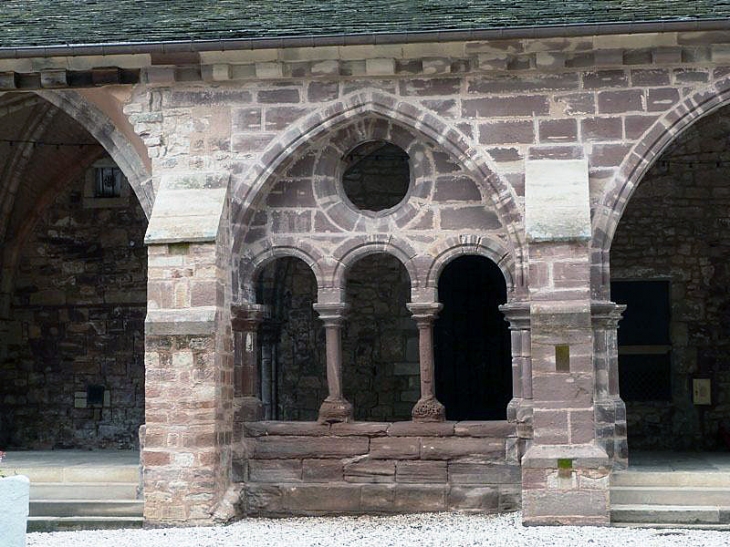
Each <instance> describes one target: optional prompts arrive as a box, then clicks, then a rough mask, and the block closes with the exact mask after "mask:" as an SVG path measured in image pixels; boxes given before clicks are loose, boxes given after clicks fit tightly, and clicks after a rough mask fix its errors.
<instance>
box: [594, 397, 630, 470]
mask: <svg viewBox="0 0 730 547" xmlns="http://www.w3.org/2000/svg"><path fill="white" fill-rule="evenodd" d="M595 408H596V437H597V441H598V443H599V444H600V445H601V446H602V447H603V448H604V450H605V451H606V454H607V455H608V457H609V458H611V459H612V460H613V467H614V469H626V468H627V467H628V466H629V447H628V441H627V438H626V404H625V403H624V402H623V401H622V400H621V398H620V397H616V398H614V399H606V400H602V401H596V402H595Z"/></svg>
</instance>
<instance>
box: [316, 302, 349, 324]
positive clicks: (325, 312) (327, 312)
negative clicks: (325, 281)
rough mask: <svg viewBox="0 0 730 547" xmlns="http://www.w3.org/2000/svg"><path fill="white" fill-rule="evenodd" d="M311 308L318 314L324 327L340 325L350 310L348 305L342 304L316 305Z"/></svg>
mask: <svg viewBox="0 0 730 547" xmlns="http://www.w3.org/2000/svg"><path fill="white" fill-rule="evenodd" d="M312 307H313V308H314V311H316V312H317V313H318V314H319V318H320V319H321V320H322V322H323V323H324V326H325V327H328V326H330V325H331V326H339V325H341V324H342V322H343V321H344V320H345V317H347V312H348V310H349V309H350V305H349V304H346V303H344V302H336V303H321V304H320V303H316V304H314V305H313V306H312Z"/></svg>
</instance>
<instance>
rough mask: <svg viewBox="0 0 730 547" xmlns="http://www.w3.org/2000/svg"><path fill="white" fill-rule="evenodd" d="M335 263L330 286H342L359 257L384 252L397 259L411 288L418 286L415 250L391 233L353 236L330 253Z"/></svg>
mask: <svg viewBox="0 0 730 547" xmlns="http://www.w3.org/2000/svg"><path fill="white" fill-rule="evenodd" d="M332 254H333V256H334V258H335V260H336V265H335V268H334V271H333V273H332V278H331V285H330V286H331V287H335V288H343V287H344V286H345V281H346V277H347V272H348V271H349V270H351V269H352V266H353V265H354V264H356V263H357V262H358V261H359V260H360V259H361V258H365V257H366V256H370V255H375V254H384V255H388V256H392V257H394V258H395V259H397V260H398V261H399V262H400V263H401V264H402V265H403V267H404V268H405V270H406V272H407V273H408V278H409V279H408V280H409V282H410V284H411V289H414V288H417V287H418V278H419V276H418V270H417V269H416V265H415V263H414V261H413V258H414V257H415V256H416V252H415V251H414V250H413V248H412V247H411V246H410V245H408V244H407V243H406V242H404V241H400V240H399V239H398V238H396V237H394V236H391V235H383V236H374V237H372V238H371V239H367V240H364V238H355V239H352V240H350V241H347V242H345V243H344V244H342V245H340V247H338V248H337V249H335V250H334V252H333V253H332Z"/></svg>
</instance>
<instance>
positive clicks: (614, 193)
mask: <svg viewBox="0 0 730 547" xmlns="http://www.w3.org/2000/svg"><path fill="white" fill-rule="evenodd" d="M728 104H730V78H725V79H722V80H719V81H717V82H715V83H713V84H712V85H710V86H708V87H706V88H705V89H703V90H701V91H698V92H696V93H694V94H692V95H690V96H689V97H687V98H685V99H684V100H683V101H682V102H680V103H678V104H677V105H676V106H674V108H672V109H671V110H669V111H668V112H666V113H665V114H664V115H663V116H661V117H660V118H659V119H658V120H657V121H656V122H655V123H654V124H653V125H652V126H651V127H650V128H649V129H647V130H646V131H645V132H644V134H643V136H642V137H641V139H639V141H638V142H637V143H636V144H635V145H634V147H633V148H632V149H631V151H630V152H629V153H628V154H627V155H626V157H625V159H624V161H623V163H622V164H621V166H620V168H619V170H618V172H617V173H616V175H615V177H614V178H613V180H612V182H611V184H610V185H609V186H608V187H607V188H606V190H605V191H604V193H603V196H602V197H601V200H600V202H599V205H598V206H597V207H596V208H595V210H594V213H593V249H594V251H593V253H594V257H593V267H594V269H596V270H597V271H596V272H595V274H594V279H595V280H599V279H600V283H599V284H600V285H601V286H606V285H607V283H608V276H609V271H608V270H609V268H608V264H609V252H610V249H611V244H612V242H613V238H614V235H615V233H616V229H617V228H618V224H619V222H620V221H621V217H622V216H623V214H624V211H625V210H626V206H627V205H628V203H629V201H630V200H631V196H632V195H633V194H634V192H635V190H636V188H637V187H638V185H639V184H640V183H641V181H642V180H643V178H644V176H645V175H646V173H647V171H648V170H649V169H650V168H651V167H652V166H653V165H654V163H655V162H656V160H657V159H659V158H660V157H661V155H662V154H663V153H664V151H665V150H667V148H668V147H669V146H670V145H671V144H672V143H673V142H675V141H676V139H677V137H679V135H681V134H682V133H683V132H684V131H685V130H687V129H688V128H689V127H690V126H692V125H693V124H694V123H696V122H697V121H698V120H700V119H701V118H704V117H705V116H707V115H709V114H711V113H713V112H715V111H716V110H718V109H719V108H722V107H723V106H726V105H728ZM596 289H599V288H598V287H594V291H595V290H596ZM596 296H601V295H596ZM602 296H607V295H605V294H604V295H602Z"/></svg>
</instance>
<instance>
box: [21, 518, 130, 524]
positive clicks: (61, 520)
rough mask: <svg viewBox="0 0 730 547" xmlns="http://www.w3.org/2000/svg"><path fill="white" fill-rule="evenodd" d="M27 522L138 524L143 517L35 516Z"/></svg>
mask: <svg viewBox="0 0 730 547" xmlns="http://www.w3.org/2000/svg"><path fill="white" fill-rule="evenodd" d="M28 522H34V523H36V522H58V523H64V522H69V523H73V522H78V523H79V524H84V523H88V524H93V523H95V522H99V523H106V522H129V523H138V522H144V517H106V516H105V517H101V516H99V517H46V516H35V517H28Z"/></svg>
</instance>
